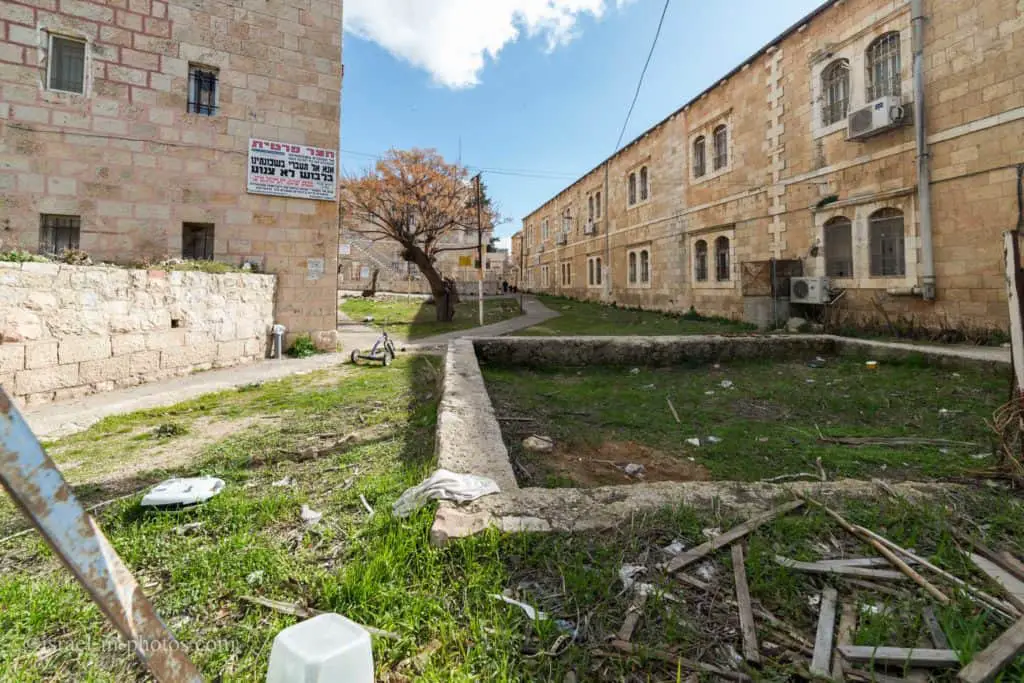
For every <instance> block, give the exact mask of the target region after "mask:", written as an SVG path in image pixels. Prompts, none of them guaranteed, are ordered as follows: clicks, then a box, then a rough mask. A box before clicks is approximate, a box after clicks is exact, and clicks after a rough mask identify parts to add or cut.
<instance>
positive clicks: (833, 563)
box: [814, 557, 915, 567]
mask: <svg viewBox="0 0 1024 683" xmlns="http://www.w3.org/2000/svg"><path fill="white" fill-rule="evenodd" d="M814 564H820V565H823V566H829V567H891V566H892V563H891V562H889V560H887V559H885V558H884V557H854V558H851V559H849V560H818V561H817V562H815V563H814ZM907 564H915V561H914V560H907Z"/></svg>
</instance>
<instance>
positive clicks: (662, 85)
mask: <svg viewBox="0 0 1024 683" xmlns="http://www.w3.org/2000/svg"><path fill="white" fill-rule="evenodd" d="M413 3H415V4H413ZM490 3H493V4H490ZM818 4H820V0H731V1H730V2H696V1H694V0H672V1H671V4H670V5H669V9H668V15H667V16H666V19H665V26H664V28H663V29H662V34H661V39H660V41H659V43H658V47H657V49H656V51H655V53H654V58H653V61H652V63H651V67H650V69H649V71H648V73H647V77H646V79H645V81H644V86H643V90H642V91H641V93H640V99H639V101H638V102H637V106H636V109H635V111H634V112H633V116H632V119H631V121H630V124H629V127H628V128H627V130H626V137H625V141H628V140H629V139H631V138H633V137H635V136H636V135H638V134H639V133H641V132H643V131H644V130H645V129H647V128H649V127H650V126H651V125H653V124H655V123H657V122H658V121H660V120H661V119H662V118H664V117H665V116H667V115H669V114H670V113H671V112H672V111H674V110H675V109H677V108H678V107H679V106H681V105H682V104H683V103H685V102H686V101H687V100H689V99H690V98H691V97H693V96H694V95H696V94H697V93H699V92H700V91H702V90H703V89H705V88H706V87H708V86H709V85H710V84H712V83H714V82H715V81H716V80H718V79H719V78H721V77H722V76H723V75H725V74H726V73H728V72H729V71H730V70H732V69H733V68H734V67H735V66H737V65H738V64H739V63H740V62H742V61H743V60H744V59H745V58H747V57H749V56H750V55H751V54H752V53H753V52H755V51H756V50H757V49H759V48H760V47H762V46H763V45H764V44H765V43H767V42H768V41H769V40H771V39H772V38H774V37H775V36H777V35H778V34H779V33H781V32H782V31H783V30H785V29H786V28H788V27H789V26H790V25H792V24H793V23H795V22H796V21H798V20H799V19H801V18H802V17H803V16H805V15H806V14H808V13H809V12H810V11H811V10H813V9H814V7H816V6H817V5H818ZM516 6H520V7H521V8H522V10H521V13H520V14H517V13H516V12H517V11H518V10H516V9H514V8H515V7H516ZM556 6H558V7H556ZM662 6H663V3H662V0H617V2H612V0H607V1H606V0H347V1H346V5H345V12H346V14H347V15H348V16H347V19H346V25H347V26H348V28H349V29H351V30H349V31H347V32H346V35H345V47H344V62H345V83H344V90H343V95H342V128H341V140H342V143H341V146H342V165H343V168H344V170H345V171H346V172H356V171H359V170H361V169H363V168H365V167H367V166H369V165H371V164H372V163H373V158H372V157H371V156H367V155H376V154H380V153H382V152H384V151H386V150H387V149H389V148H391V147H398V148H408V147H433V148H436V149H437V150H439V151H440V152H441V153H442V154H443V155H444V156H445V157H446V158H448V159H450V160H454V159H456V158H457V157H458V156H459V148H460V140H461V150H462V161H463V163H465V164H467V165H469V166H473V167H475V168H476V169H484V177H485V180H486V182H487V185H488V187H489V189H490V191H491V195H492V197H493V198H494V199H495V200H496V201H497V203H498V205H499V207H500V208H501V211H502V214H503V215H504V216H505V217H506V218H508V219H509V222H507V223H505V224H504V225H502V226H501V228H500V229H499V234H501V235H510V234H512V233H513V232H515V231H516V230H518V229H519V228H520V227H521V220H522V217H523V216H525V215H527V214H528V213H530V212H531V211H532V210H534V209H535V208H536V207H538V206H539V205H541V204H542V203H543V202H545V201H547V200H548V199H550V198H551V197H552V196H554V195H555V194H556V193H558V192H559V191H560V190H561V189H563V188H564V187H566V186H567V185H568V184H569V183H571V182H572V181H573V180H574V179H575V178H576V177H578V176H580V175H582V174H583V173H586V172H587V171H589V170H590V169H591V168H593V167H594V166H596V165H597V164H599V163H600V162H601V161H603V160H604V159H605V158H606V157H607V156H608V155H609V154H611V152H612V151H613V149H614V146H615V142H616V139H617V138H618V135H619V131H620V129H621V127H622V124H623V121H624V120H625V116H626V112H627V110H628V108H629V102H630V99H631V98H632V95H633V91H634V89H635V87H636V83H637V78H638V77H639V74H640V70H641V68H642V67H643V62H644V59H645V58H646V56H647V51H648V50H649V48H650V41H651V39H652V38H653V36H654V30H655V27H656V25H657V22H658V17H659V16H660V14H661V10H662ZM531 13H532V14H531ZM597 14H599V15H600V16H597ZM531 33H532V35H531ZM385 46H386V47H385ZM387 48H390V49H387ZM494 52H497V55H496V57H495V56H494V54H493V53H494ZM481 55H482V58H483V61H482V62H481ZM486 169H495V170H494V171H493V172H488V171H487V170H486ZM474 170H475V169H474ZM498 171H503V172H501V173H499V172H498ZM519 172H522V174H521V175H513V174H514V173H519Z"/></svg>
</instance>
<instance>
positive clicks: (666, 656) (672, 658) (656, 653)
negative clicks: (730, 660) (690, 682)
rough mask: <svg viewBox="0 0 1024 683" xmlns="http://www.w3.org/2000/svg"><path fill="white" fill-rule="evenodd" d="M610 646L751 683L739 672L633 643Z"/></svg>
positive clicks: (748, 677)
mask: <svg viewBox="0 0 1024 683" xmlns="http://www.w3.org/2000/svg"><path fill="white" fill-rule="evenodd" d="M610 645H611V647H612V648H614V649H616V650H618V651H619V652H622V653H624V654H627V655H638V656H643V657H647V658H648V659H657V660H659V661H662V662H667V663H669V664H675V665H676V666H679V667H682V668H684V669H689V670H690V671H703V672H705V673H709V674H714V675H715V676H718V677H719V678H724V679H727V680H730V681H740V682H741V683H746V682H747V681H750V676H748V675H746V674H742V673H739V672H737V671H726V670H725V669H720V668H718V667H717V666H712V665H711V664H705V663H704V662H695V661H693V660H692V659H686V658H685V657H680V656H679V655H674V654H672V653H671V652H665V651H663V650H656V649H652V648H638V647H636V646H635V645H633V644H632V643H624V642H622V641H621V640H613V641H612V642H611V643H610Z"/></svg>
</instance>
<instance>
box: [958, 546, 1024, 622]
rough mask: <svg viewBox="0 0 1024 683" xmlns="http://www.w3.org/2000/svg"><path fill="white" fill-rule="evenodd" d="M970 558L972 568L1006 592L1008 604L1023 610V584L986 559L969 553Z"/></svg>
mask: <svg viewBox="0 0 1024 683" xmlns="http://www.w3.org/2000/svg"><path fill="white" fill-rule="evenodd" d="M970 558H971V562H973V563H974V566H976V567H977V568H978V569H980V570H981V571H982V572H984V573H985V574H987V575H988V577H989V578H990V579H992V580H993V581H995V582H996V583H998V584H999V586H1000V587H1001V588H1002V589H1003V591H1005V592H1006V595H1007V596H1009V598H1010V602H1012V603H1013V604H1014V605H1016V606H1017V609H1024V582H1022V581H1020V580H1019V579H1018V578H1017V577H1016V576H1014V575H1013V574H1011V573H1010V572H1008V571H1006V570H1005V569H1003V568H1002V567H1000V566H999V565H998V564H996V563H995V562H993V561H992V560H990V559H988V558H987V557H982V556H981V555H978V554H977V553H971V554H970Z"/></svg>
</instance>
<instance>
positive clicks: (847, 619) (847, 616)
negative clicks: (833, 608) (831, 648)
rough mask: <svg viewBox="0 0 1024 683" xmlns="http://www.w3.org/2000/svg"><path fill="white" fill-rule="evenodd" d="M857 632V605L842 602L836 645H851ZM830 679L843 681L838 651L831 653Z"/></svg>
mask: <svg viewBox="0 0 1024 683" xmlns="http://www.w3.org/2000/svg"><path fill="white" fill-rule="evenodd" d="M856 630H857V604H856V603H853V602H844V603H843V607H842V609H841V610H840V613H839V633H838V634H837V635H836V644H837V645H853V634H854V632H855V631H856ZM832 678H833V679H834V680H837V681H843V680H845V679H846V676H844V675H843V658H842V656H840V654H839V651H838V650H836V651H835V652H833V653H832Z"/></svg>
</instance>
